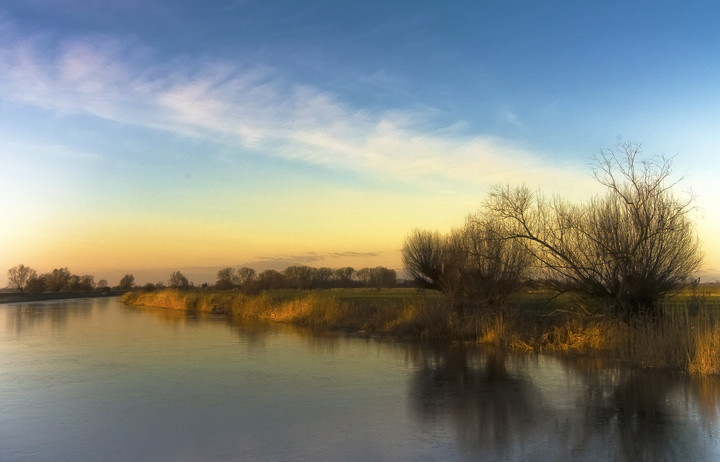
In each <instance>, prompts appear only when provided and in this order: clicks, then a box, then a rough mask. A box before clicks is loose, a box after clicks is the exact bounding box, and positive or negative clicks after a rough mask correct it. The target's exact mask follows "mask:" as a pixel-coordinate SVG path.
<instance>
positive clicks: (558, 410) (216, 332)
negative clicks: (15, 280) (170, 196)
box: [0, 298, 720, 461]
mask: <svg viewBox="0 0 720 462" xmlns="http://www.w3.org/2000/svg"><path fill="white" fill-rule="evenodd" d="M719 423H720V383H719V382H718V381H717V380H715V379H690V378H688V377H687V376H685V375H682V374H678V373H672V372H667V371H648V370H641V369H637V368H630V367H622V366H619V365H612V364H610V365H609V364H605V363H604V362H603V361H600V360H588V359H586V360H581V359H577V360H566V359H559V358H555V357H552V356H544V355H528V354H522V355H520V354H503V353H501V352H498V351H493V350H487V349H469V348H462V347H459V346H435V347H433V346H420V345H417V344H410V343H402V342H397V341H392V340H389V339H382V340H377V339H364V338H358V337H356V336H350V335H343V334H337V333H336V334H331V333H317V332H316V333H313V334H311V333H310V332H308V331H305V330H302V329H297V328H293V327H291V326H282V325H271V326H268V325H253V324H233V323H230V322H229V321H228V320H227V319H226V318H224V317H222V316H213V315H197V314H189V313H184V312H177V311H169V310H157V309H136V308H133V307H128V306H125V305H123V304H121V303H119V302H117V301H115V300H114V299H110V298H99V299H97V298H96V299H76V300H62V301H50V302H39V303H21V304H5V305H0V460H2V461H25V460H28V461H30V460H31V461H46V460H47V461H62V460H66V461H100V460H102V461H129V460H152V461H197V460H202V461H212V460H249V461H294V460H307V461H340V460H342V461H348V460H349V461H353V460H354V461H370V460H373V461H383V460H388V461H403V460H406V461H420V460H428V461H430V460H432V461H435V460H459V461H464V460H533V461H538V460H547V461H555V460H579V461H580V460H582V461H584V460H628V461H636V460H652V461H656V460H685V461H686V460H720V433H719V430H720V428H719Z"/></svg>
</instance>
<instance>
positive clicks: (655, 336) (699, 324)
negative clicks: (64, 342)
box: [122, 290, 720, 375]
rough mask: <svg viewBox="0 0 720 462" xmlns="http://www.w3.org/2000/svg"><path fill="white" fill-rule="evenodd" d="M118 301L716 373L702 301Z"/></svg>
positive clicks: (209, 297) (166, 295)
mask: <svg viewBox="0 0 720 462" xmlns="http://www.w3.org/2000/svg"><path fill="white" fill-rule="evenodd" d="M122 301H124V302H125V303H128V304H132V305H138V306H153V307H163V308H170V309H175V310H189V311H198V312H208V313H222V314H225V315H228V316H231V317H233V318H235V319H238V320H259V321H265V322H281V323H293V324H297V325H301V326H306V327H311V328H325V329H344V330H350V331H354V332H359V333H361V334H365V335H388V336H393V337H398V338H405V339H416V340H421V341H446V342H463V343H468V344H487V345H494V346H497V347H500V348H504V349H508V350H515V351H536V352H550V353H559V354H585V355H593V354H594V355H597V354H603V355H606V356H609V357H612V358H615V359H618V360H620V361H627V362H631V363H634V364H637V365H639V366H642V367H653V368H674V369H681V370H684V371H687V372H689V373H692V374H698V375H720V323H718V322H716V320H715V318H714V316H712V315H711V313H710V312H709V311H708V310H707V309H705V307H702V309H700V310H699V311H694V312H693V313H692V315H691V312H690V310H688V309H683V308H682V307H681V309H675V310H674V311H672V312H671V313H670V314H668V315H666V316H664V317H662V318H660V319H634V320H632V321H621V320H619V319H616V318H612V317H604V316H593V315H590V314H589V313H587V312H579V313H573V312H569V311H565V312H562V313H560V312H554V313H546V312H538V311H523V310H519V309H516V310H511V309H504V310H476V311H467V310H466V311H465V312H464V315H462V316H460V315H458V312H457V310H455V309H453V308H452V305H451V304H450V302H449V301H447V300H445V299H435V298H433V299H429V298H426V297H422V296H420V295H415V296H408V297H406V298H400V299H387V300H374V299H366V300H353V299H348V298H343V299H339V298H337V297H336V296H334V295H333V294H327V293H326V294H318V293H310V294H308V295H305V296H300V297H296V298H292V299H287V300H278V299H273V298H272V297H270V296H269V295H267V294H264V295H258V296H247V295H243V294H240V293H221V292H217V293H216V292H181V291H175V290H166V291H158V292H151V293H129V294H126V295H125V296H124V297H123V298H122ZM695 313H696V314H695Z"/></svg>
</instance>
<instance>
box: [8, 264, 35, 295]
mask: <svg viewBox="0 0 720 462" xmlns="http://www.w3.org/2000/svg"><path fill="white" fill-rule="evenodd" d="M36 276H37V272H36V271H35V270H34V269H32V268H30V267H29V266H25V265H22V264H20V265H17V266H14V267H12V268H10V269H9V270H8V281H9V282H10V287H12V288H13V289H17V290H19V291H20V292H25V289H26V287H27V283H28V281H29V280H30V279H31V278H33V277H36Z"/></svg>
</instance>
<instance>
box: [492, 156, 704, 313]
mask: <svg viewBox="0 0 720 462" xmlns="http://www.w3.org/2000/svg"><path fill="white" fill-rule="evenodd" d="M594 162H595V168H594V174H595V178H596V179H597V180H598V181H599V182H600V183H601V184H602V185H604V186H606V187H607V193H606V194H605V195H604V196H598V197H595V198H593V199H592V200H590V201H589V202H588V203H585V204H574V203H570V202H567V201H565V200H562V199H559V198H554V199H553V200H552V201H547V200H545V199H543V198H542V197H540V196H538V195H535V194H532V193H531V192H530V191H529V189H528V188H527V187H524V186H523V187H516V188H510V187H497V188H495V189H494V190H493V192H492V193H491V199H490V200H489V201H488V203H487V206H488V208H489V209H490V210H492V211H493V213H495V214H496V215H497V216H498V217H499V218H500V219H502V220H503V221H504V223H505V225H506V226H507V230H508V232H507V235H506V238H508V239H517V240H519V241H520V242H522V243H523V245H524V246H525V248H526V249H527V250H528V251H529V252H530V253H531V254H532V255H533V256H534V257H535V259H536V261H537V262H538V263H539V265H540V267H541V268H542V269H543V270H544V271H545V275H544V276H545V278H544V279H545V280H546V282H548V283H549V285H550V286H551V287H553V288H555V289H557V290H559V291H573V292H578V293H582V294H585V295H587V296H589V297H592V298H596V299H600V300H603V301H604V302H606V303H607V304H608V305H610V306H612V307H613V308H614V309H615V310H616V311H617V312H618V313H621V314H637V313H640V312H643V311H647V312H650V313H652V314H657V313H658V310H657V301H658V300H659V299H660V298H662V297H663V296H665V295H667V294H668V293H670V292H672V291H673V290H676V289H677V288H678V287H679V286H680V285H681V284H682V283H683V282H685V281H687V280H688V279H689V278H691V277H692V276H693V274H694V273H695V272H696V271H697V270H698V268H699V266H700V263H701V261H702V255H701V252H700V246H699V242H698V239H697V236H696V233H695V228H694V225H693V222H692V221H691V220H690V217H689V215H690V213H691V211H692V202H693V198H692V197H688V198H680V197H678V196H677V195H676V194H675V193H674V192H673V190H672V188H673V187H674V186H676V183H671V182H669V176H670V172H671V159H668V158H665V157H653V158H650V159H640V157H639V148H638V146H635V145H630V144H623V145H620V146H619V147H618V148H616V149H614V150H605V151H601V152H600V153H599V154H598V155H597V156H596V157H595V159H594Z"/></svg>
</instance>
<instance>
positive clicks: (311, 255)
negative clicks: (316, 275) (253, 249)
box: [257, 251, 382, 264]
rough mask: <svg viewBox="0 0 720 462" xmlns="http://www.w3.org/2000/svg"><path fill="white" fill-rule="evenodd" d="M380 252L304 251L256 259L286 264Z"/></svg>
mask: <svg viewBox="0 0 720 462" xmlns="http://www.w3.org/2000/svg"><path fill="white" fill-rule="evenodd" d="M381 253H382V252H353V251H346V252H325V253H318V252H306V253H303V254H293V255H276V256H271V257H270V256H267V257H262V256H261V257H257V258H258V260H260V261H264V262H279V263H286V264H300V263H308V264H309V263H317V262H323V261H328V260H330V261H332V260H335V259H347V258H373V257H378V256H380V255H381Z"/></svg>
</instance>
